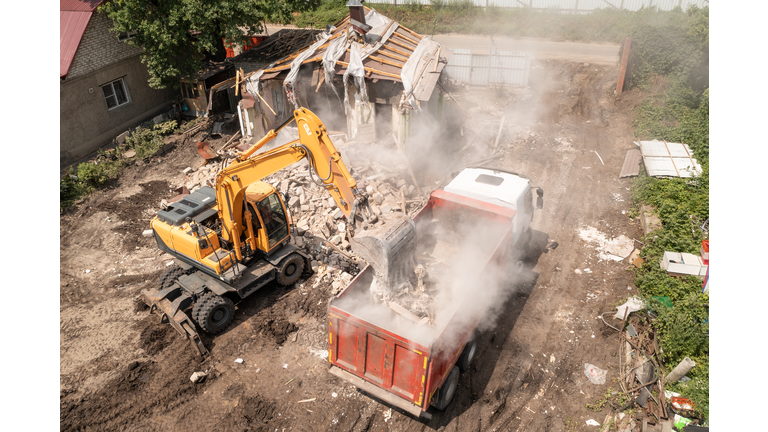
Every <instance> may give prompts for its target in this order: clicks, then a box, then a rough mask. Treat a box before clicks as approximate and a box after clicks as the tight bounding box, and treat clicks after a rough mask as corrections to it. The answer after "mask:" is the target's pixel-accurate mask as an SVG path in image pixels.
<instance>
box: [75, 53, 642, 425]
mask: <svg viewBox="0 0 768 432" xmlns="http://www.w3.org/2000/svg"><path fill="white" fill-rule="evenodd" d="M617 74H618V67H616V66H605V65H587V64H583V63H569V62H565V61H548V62H537V63H535V65H534V70H532V73H531V82H530V86H529V87H528V88H526V89H472V90H465V91H456V95H455V96H456V97H457V98H458V99H459V100H460V101H461V103H462V105H464V106H465V108H466V109H470V108H471V107H480V108H481V109H479V110H478V109H475V110H474V111H471V112H473V113H474V114H473V115H475V116H478V117H480V115H481V112H482V111H483V110H484V109H492V110H496V111H501V112H503V113H504V115H505V119H506V124H507V125H509V126H507V127H505V132H504V134H503V136H502V140H501V141H502V142H504V143H505V144H504V145H505V147H503V148H505V154H504V157H503V158H500V159H498V160H496V161H494V164H496V165H497V166H499V167H502V168H507V169H511V170H514V171H516V172H520V173H524V174H525V175H527V176H528V177H530V178H531V179H532V180H533V182H534V184H536V185H538V186H541V187H542V188H543V189H544V191H545V195H544V198H545V200H544V209H543V210H542V211H540V212H538V214H537V215H536V217H535V218H534V221H533V227H534V229H535V232H534V239H533V252H532V253H531V255H530V256H529V258H528V260H527V262H526V263H525V269H524V273H523V274H524V277H523V278H522V280H520V281H517V282H516V283H515V285H514V286H511V287H510V292H511V293H513V294H512V295H510V296H509V298H508V299H507V301H506V303H505V304H504V308H503V313H502V315H501V316H500V317H499V318H498V320H497V323H496V326H495V328H493V329H492V330H488V331H485V332H484V333H482V334H481V336H480V339H479V345H478V356H477V358H476V361H475V363H474V365H473V367H472V368H471V369H470V371H468V372H467V373H464V374H462V375H461V378H460V381H459V382H460V385H459V388H458V390H457V393H456V396H455V398H454V400H453V402H452V403H451V404H450V405H449V407H448V408H447V409H446V411H444V412H438V411H434V409H433V410H432V412H433V414H434V417H433V418H432V419H431V420H430V421H424V420H417V419H414V418H412V417H410V416H409V415H407V414H405V413H403V412H399V411H398V410H396V409H393V410H390V408H389V407H388V406H386V405H383V404H380V403H379V402H378V401H376V400H375V399H372V398H371V397H369V396H368V395H366V394H363V393H361V392H359V391H357V390H356V389H355V388H354V387H353V386H351V385H349V384H347V383H345V382H344V381H341V380H339V379H338V378H336V377H334V376H332V375H330V374H329V373H328V371H327V369H328V362H327V358H325V357H324V355H325V356H326V357H327V351H326V350H327V334H328V332H327V301H328V299H329V298H330V296H331V289H332V288H331V287H330V286H329V284H327V283H323V282H321V283H320V284H319V285H318V286H317V287H315V288H312V286H313V284H314V283H315V277H316V276H312V277H310V278H309V279H307V280H300V281H299V283H297V284H296V285H295V286H294V287H292V288H281V287H279V286H277V285H276V284H275V285H274V286H268V287H266V288H263V289H261V290H260V291H258V292H257V293H255V294H254V295H252V296H251V297H249V298H247V299H245V300H243V301H242V302H240V303H239V304H238V305H237V310H236V316H235V320H234V322H233V323H232V325H231V326H230V327H229V328H228V329H227V330H225V331H224V332H222V333H220V334H217V335H215V336H213V337H211V336H209V335H206V334H205V333H202V332H201V335H202V337H203V342H204V343H205V344H206V346H207V347H208V348H209V350H210V352H211V354H210V356H209V357H208V358H207V359H206V360H204V361H203V362H198V361H197V360H196V357H195V353H194V350H193V349H192V348H191V346H190V345H189V344H188V343H187V342H186V340H185V339H184V338H182V337H181V336H180V335H178V334H177V333H176V332H175V330H173V329H172V328H171V327H170V326H169V325H168V324H161V323H160V319H159V317H158V316H157V315H156V314H150V313H149V311H148V309H147V308H145V307H144V306H143V304H141V303H140V302H137V301H136V298H137V296H138V294H139V293H140V291H141V290H142V289H145V288H147V287H148V286H149V287H153V286H155V285H156V284H157V279H158V277H159V274H160V273H161V271H162V270H163V269H164V268H165V266H166V262H167V261H168V259H167V257H164V256H163V255H162V254H161V253H160V252H159V251H158V250H157V248H156V246H155V244H154V240H153V239H152V238H151V237H149V238H148V237H143V236H142V235H141V233H142V231H144V230H146V229H148V228H149V220H150V219H151V217H152V216H153V214H154V212H156V211H157V210H159V205H160V202H161V200H163V199H168V198H170V197H172V196H174V195H175V192H173V191H172V189H171V187H172V185H178V184H180V183H181V179H182V178H183V176H184V175H183V174H182V170H183V169H184V168H186V167H188V166H191V167H193V168H196V167H197V166H199V165H200V163H202V159H201V158H200V157H199V155H198V154H197V152H196V150H195V143H196V142H197V141H198V140H200V139H202V135H196V136H192V137H189V138H186V139H184V138H181V137H179V136H174V137H171V138H169V139H168V140H167V142H168V143H169V145H168V146H167V148H166V152H165V153H164V154H162V155H159V156H155V157H152V158H151V159H149V160H146V161H142V162H141V163H139V164H135V165H132V166H130V167H128V168H127V169H126V171H125V172H124V173H123V174H122V175H121V176H120V178H119V179H118V180H116V181H115V182H114V184H112V185H111V186H110V187H108V188H106V189H104V190H102V191H100V192H98V193H95V194H93V195H92V196H90V197H88V198H86V199H85V200H83V201H82V202H81V203H79V204H78V205H77V206H76V207H74V208H72V209H70V210H68V211H66V212H65V213H64V214H63V215H62V216H61V225H60V233H61V248H60V263H61V270H60V336H61V342H60V343H61V345H60V353H61V354H60V362H61V363H60V408H61V410H60V429H61V430H63V431H86V430H87V431H113V430H123V431H132V430H142V431H155V430H157V431H160V430H162V431H208V430H213V429H217V430H228V431H240V430H242V431H246V430H256V431H261V430H263V431H267V430H269V431H283V430H300V431H308V430H313V431H314V430H334V431H336V430H340V431H365V430H376V431H381V430H397V431H424V430H440V431H486V430H531V431H533V430H536V431H566V430H568V431H571V430H595V429H594V428H590V427H588V426H586V425H585V421H586V420H587V419H590V418H594V419H596V420H597V421H598V422H600V423H602V422H603V418H604V417H605V415H606V414H607V413H608V408H606V410H605V411H604V412H602V413H594V412H591V411H588V410H587V409H586V408H585V404H586V403H588V402H592V401H593V400H594V399H596V398H597V397H599V396H601V395H602V394H603V393H604V392H605V390H606V388H607V387H608V385H610V383H609V384H607V385H603V386H598V385H594V384H591V383H590V382H589V381H588V380H587V378H586V377H585V375H584V373H583V369H584V363H592V364H594V365H596V366H598V367H600V368H603V369H606V370H607V371H608V380H609V381H610V380H611V379H614V378H616V377H617V370H618V367H619V358H618V342H617V335H616V334H614V333H612V332H613V330H610V329H608V328H607V327H605V326H604V325H603V324H602V322H601V321H600V320H599V319H596V317H597V315H598V314H599V313H601V312H605V311H610V310H612V309H613V308H614V307H615V306H616V305H617V304H618V303H619V301H620V300H623V299H624V298H626V296H627V295H629V294H633V293H634V292H635V291H634V288H633V286H632V280H633V273H632V272H631V271H629V267H630V266H629V264H628V263H627V262H626V260H625V261H623V262H615V261H599V259H598V257H597V252H596V251H595V245H593V244H588V243H586V242H585V241H583V240H582V239H581V238H580V237H579V235H578V229H579V228H583V227H587V226H592V227H595V228H597V229H598V230H600V231H601V232H603V233H605V234H606V235H608V236H609V237H613V236H618V235H619V234H624V235H626V236H628V237H631V238H639V236H640V232H641V229H640V227H639V222H637V221H634V220H631V219H630V218H629V216H628V213H629V209H630V193H629V186H630V181H629V180H628V179H619V178H618V175H619V172H620V169H621V165H622V162H623V160H624V155H625V153H626V151H627V150H629V149H631V148H633V147H634V145H633V144H632V141H633V136H632V129H631V111H632V109H633V108H634V107H635V106H636V105H637V104H638V103H639V102H640V100H641V98H642V95H640V94H638V93H634V92H628V93H625V94H623V95H621V96H620V97H616V96H614V95H613V90H614V89H615V86H616V79H617ZM446 105H449V102H446ZM533 107H535V110H534V109H533ZM453 110H454V111H456V112H459V111H458V110H456V109H455V107H454V109H453ZM446 112H448V111H446ZM465 124H466V123H465ZM495 128H496V129H497V128H498V123H496V126H495ZM496 129H494V130H492V131H486V132H485V135H487V136H491V137H495V135H496ZM224 130H225V133H224V135H223V136H222V137H221V138H218V139H217V140H208V141H209V142H210V143H211V145H212V147H213V148H214V149H216V148H219V147H221V146H222V145H223V144H224V142H225V141H226V139H228V138H229V137H230V136H231V134H232V133H234V130H235V129H234V127H233V126H232V125H231V124H227V126H225V129H224ZM460 132H461V133H458V131H457V132H456V133H455V134H454V135H455V137H456V140H459V139H461V140H469V139H470V138H471V137H470V134H469V133H468V132H467V130H466V129H461V131H460ZM481 134H482V133H481ZM462 135H465V136H464V137H462ZM461 142H462V143H463V142H468V141H461ZM473 151H474V150H473V149H470V150H469V153H468V155H470V156H474V155H473V154H472V152H473ZM598 155H599V156H598ZM476 156H477V158H478V159H479V158H481V157H482V156H483V155H482V152H479V151H478V153H477V155H476ZM486 156H487V155H486ZM600 158H602V162H601V160H600ZM465 159H466V157H465ZM459 168H460V167H459ZM420 175H422V180H423V181H431V179H428V178H427V177H428V173H423V174H420ZM435 178H439V176H437V175H436V176H435ZM554 242H556V243H557V246H556V247H555V244H554ZM636 246H639V244H637V245H636ZM585 269H589V271H586V270H585ZM576 270H579V271H580V273H577V272H576ZM628 286H629V287H631V288H632V289H630V290H628ZM238 358H239V359H242V360H243V362H242V363H236V362H235V360H236V359H238ZM196 371H208V372H209V374H208V376H207V377H206V379H205V380H204V381H203V382H200V383H197V384H195V383H192V382H191V381H190V379H189V378H190V376H191V375H192V373H193V372H196ZM304 400H311V401H307V402H303V401H304ZM638 430H639V428H638Z"/></svg>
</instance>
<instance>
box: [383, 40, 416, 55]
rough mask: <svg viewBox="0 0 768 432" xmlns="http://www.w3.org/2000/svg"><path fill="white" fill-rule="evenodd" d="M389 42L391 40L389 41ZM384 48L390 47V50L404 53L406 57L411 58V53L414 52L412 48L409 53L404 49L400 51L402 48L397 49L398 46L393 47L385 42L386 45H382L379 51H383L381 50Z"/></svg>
mask: <svg viewBox="0 0 768 432" xmlns="http://www.w3.org/2000/svg"><path fill="white" fill-rule="evenodd" d="M387 42H389V41H387ZM383 48H386V49H388V50H390V51H393V52H396V53H398V54H402V55H404V56H405V57H406V58H411V54H413V50H411V52H410V53H407V52H403V51H400V50H399V49H397V48H393V47H391V46H389V45H387V44H384V46H382V47H381V48H379V52H381V50H382V49H383Z"/></svg>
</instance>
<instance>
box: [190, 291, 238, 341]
mask: <svg viewBox="0 0 768 432" xmlns="http://www.w3.org/2000/svg"><path fill="white" fill-rule="evenodd" d="M234 316H235V304H234V303H232V300H230V299H228V298H226V297H222V296H220V295H216V294H214V293H212V292H207V293H205V294H203V296H202V297H200V298H199V299H198V300H197V302H196V303H195V307H194V308H192V317H193V318H194V319H195V321H197V324H198V325H199V326H200V328H202V329H203V330H205V331H206V332H207V333H218V332H220V331H222V330H224V329H225V328H227V326H229V323H231V322H232V318H234Z"/></svg>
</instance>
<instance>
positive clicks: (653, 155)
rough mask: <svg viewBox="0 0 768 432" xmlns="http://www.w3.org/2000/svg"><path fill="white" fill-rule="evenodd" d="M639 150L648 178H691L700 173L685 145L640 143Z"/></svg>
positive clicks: (688, 148) (654, 142) (699, 167)
mask: <svg viewBox="0 0 768 432" xmlns="http://www.w3.org/2000/svg"><path fill="white" fill-rule="evenodd" d="M640 150H641V151H642V153H643V162H644V163H645V169H646V171H647V172H648V175H650V176H653V177H693V176H694V175H697V174H700V173H701V165H699V163H698V162H697V161H696V159H695V158H693V152H692V151H691V149H690V147H688V145H686V144H682V143H667V142H664V141H657V140H653V141H640Z"/></svg>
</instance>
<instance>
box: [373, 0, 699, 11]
mask: <svg viewBox="0 0 768 432" xmlns="http://www.w3.org/2000/svg"><path fill="white" fill-rule="evenodd" d="M447 1H448V2H450V1H451V0H447ZM471 1H472V2H473V3H474V4H475V6H478V7H502V8H526V9H534V10H548V11H553V12H569V13H588V12H591V11H593V10H595V9H617V10H626V11H637V10H640V9H641V8H643V7H646V8H651V7H655V8H658V9H659V10H665V11H666V10H672V9H674V8H676V7H680V8H682V9H683V10H685V9H686V8H687V7H688V6H689V5H696V6H699V7H704V6H709V1H708V0H471ZM366 3H372V4H373V3H383V4H394V5H403V4H409V3H421V4H423V5H429V4H431V3H432V2H431V1H430V0H366Z"/></svg>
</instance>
